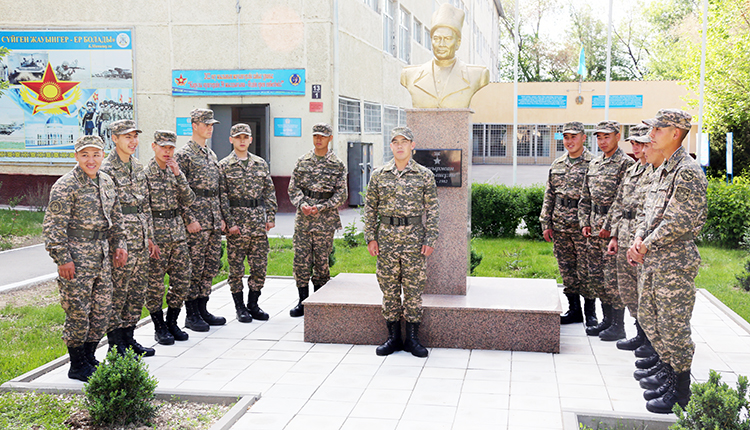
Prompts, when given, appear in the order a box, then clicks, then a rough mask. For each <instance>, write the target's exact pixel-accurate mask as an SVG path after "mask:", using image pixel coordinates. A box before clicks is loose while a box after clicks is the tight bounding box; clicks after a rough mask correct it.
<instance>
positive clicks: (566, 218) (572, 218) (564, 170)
mask: <svg viewBox="0 0 750 430" xmlns="http://www.w3.org/2000/svg"><path fill="white" fill-rule="evenodd" d="M585 143H586V133H585V132H584V128H583V123H580V122H577V121H574V122H569V123H567V124H565V126H564V127H563V144H564V145H565V149H567V151H568V153H567V154H566V155H563V156H562V157H559V158H558V159H556V160H555V161H554V162H553V163H552V166H551V167H550V169H549V177H548V178H547V185H546V187H545V191H544V203H543V204H542V212H541V214H540V215H539V221H540V222H541V223H542V231H543V234H544V240H546V241H547V242H549V241H552V240H553V241H554V244H553V249H554V252H555V258H556V259H557V265H558V267H559V268H560V275H562V278H563V284H564V285H565V289H564V290H563V292H564V293H565V297H567V298H568V311H567V312H566V313H565V314H563V315H561V316H560V324H572V323H578V322H583V321H584V312H582V311H581V298H580V296H581V295H582V296H583V298H584V311H585V314H586V326H595V325H596V324H597V321H596V309H595V308H596V306H595V305H596V295H595V293H594V292H593V291H591V290H590V288H589V284H588V249H587V247H586V238H585V237H583V234H581V228H580V225H579V223H578V199H579V198H580V197H581V185H582V184H583V178H584V177H585V176H586V172H587V170H588V167H589V162H590V161H591V159H592V158H593V155H591V153H590V152H589V151H588V149H586V148H585V146H584V144H585Z"/></svg>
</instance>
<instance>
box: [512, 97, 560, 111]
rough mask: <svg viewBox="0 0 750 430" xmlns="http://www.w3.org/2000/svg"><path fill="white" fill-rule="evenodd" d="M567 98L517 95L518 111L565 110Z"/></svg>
mask: <svg viewBox="0 0 750 430" xmlns="http://www.w3.org/2000/svg"><path fill="white" fill-rule="evenodd" d="M567 107H568V96H548V95H519V96H518V108H519V109H565V108H567Z"/></svg>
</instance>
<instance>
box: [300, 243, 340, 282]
mask: <svg viewBox="0 0 750 430" xmlns="http://www.w3.org/2000/svg"><path fill="white" fill-rule="evenodd" d="M333 232H334V231H333V230H330V231H296V230H295V232H294V239H293V242H294V280H295V281H297V288H303V287H309V284H310V279H312V283H313V286H314V287H315V288H320V287H322V286H323V285H325V284H326V282H328V280H329V279H331V272H330V271H329V268H328V256H329V255H331V249H332V248H333Z"/></svg>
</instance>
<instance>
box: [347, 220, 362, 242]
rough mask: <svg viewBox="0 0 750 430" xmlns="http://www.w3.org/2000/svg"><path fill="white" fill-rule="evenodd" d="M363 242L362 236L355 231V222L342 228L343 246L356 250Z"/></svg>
mask: <svg viewBox="0 0 750 430" xmlns="http://www.w3.org/2000/svg"><path fill="white" fill-rule="evenodd" d="M363 242H364V235H363V234H362V233H360V232H359V230H357V220H354V221H352V222H351V223H349V224H347V225H346V227H344V245H346V246H347V247H349V248H356V247H358V246H359V245H361V244H362V243H363Z"/></svg>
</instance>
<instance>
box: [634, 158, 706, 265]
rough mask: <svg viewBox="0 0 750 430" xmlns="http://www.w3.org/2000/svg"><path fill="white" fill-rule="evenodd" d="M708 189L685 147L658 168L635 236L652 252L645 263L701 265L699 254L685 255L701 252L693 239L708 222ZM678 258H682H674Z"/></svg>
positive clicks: (697, 165) (701, 173)
mask: <svg viewBox="0 0 750 430" xmlns="http://www.w3.org/2000/svg"><path fill="white" fill-rule="evenodd" d="M707 188H708V181H707V180H706V176H705V175H704V173H703V170H702V169H701V167H700V165H699V164H698V162H697V161H695V160H694V159H693V158H692V157H691V156H690V155H689V154H688V153H687V151H685V148H683V147H680V148H678V149H677V151H675V152H674V153H673V154H672V156H670V157H669V159H668V160H665V161H664V163H663V164H662V165H661V166H659V168H657V169H656V171H655V172H654V181H653V183H652V185H651V187H650V189H649V192H648V195H647V197H646V202H645V203H644V206H643V216H642V217H639V218H638V224H637V228H636V233H635V236H634V237H640V238H642V239H643V244H644V245H646V248H647V249H648V253H647V254H646V257H645V259H644V263H646V262H647V263H649V264H655V265H657V266H659V267H661V266H666V265H668V264H676V265H678V266H680V267H687V265H688V264H697V263H696V257H695V255H682V254H684V253H686V252H687V253H690V254H696V253H697V249H695V250H694V249H693V248H694V247H695V244H694V242H693V238H694V237H695V236H697V235H698V233H700V231H701V229H702V228H703V224H705V223H706V214H707V204H706V189H707ZM677 256H681V257H680V258H673V257H677ZM686 259H687V260H686ZM688 260H689V261H688ZM697 261H698V262H699V261H700V256H699V255H698V256H697Z"/></svg>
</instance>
